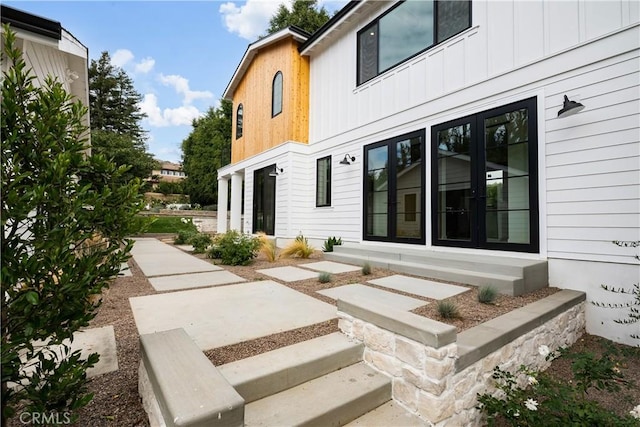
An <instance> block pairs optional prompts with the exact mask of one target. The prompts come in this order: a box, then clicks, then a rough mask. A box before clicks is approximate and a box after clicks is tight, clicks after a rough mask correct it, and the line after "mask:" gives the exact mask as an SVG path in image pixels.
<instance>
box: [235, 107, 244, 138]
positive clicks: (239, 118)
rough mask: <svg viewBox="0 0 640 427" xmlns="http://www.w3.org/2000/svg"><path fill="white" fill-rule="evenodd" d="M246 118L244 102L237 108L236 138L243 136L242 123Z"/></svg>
mask: <svg viewBox="0 0 640 427" xmlns="http://www.w3.org/2000/svg"><path fill="white" fill-rule="evenodd" d="M243 120H244V108H243V107H242V104H240V105H238V109H237V110H236V139H238V138H240V137H242V125H243Z"/></svg>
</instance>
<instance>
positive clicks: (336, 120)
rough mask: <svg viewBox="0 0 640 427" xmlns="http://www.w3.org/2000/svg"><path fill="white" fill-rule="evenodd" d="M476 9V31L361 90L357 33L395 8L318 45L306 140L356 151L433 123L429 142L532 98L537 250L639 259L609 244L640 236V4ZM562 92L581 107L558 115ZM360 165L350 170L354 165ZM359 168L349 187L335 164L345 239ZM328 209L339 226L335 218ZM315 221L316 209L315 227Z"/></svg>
mask: <svg viewBox="0 0 640 427" xmlns="http://www.w3.org/2000/svg"><path fill="white" fill-rule="evenodd" d="M472 5H473V12H472V13H473V22H472V27H471V28H469V29H467V30H465V31H464V32H462V33H461V34H459V35H458V36H455V37H453V38H452V39H450V40H448V41H447V42H445V43H443V44H441V45H438V46H436V47H434V48H433V49H430V50H428V51H426V52H423V53H422V54H420V55H418V56H416V57H414V58H412V59H410V60H408V61H406V62H404V63H402V64H400V65H398V66H397V67H395V68H393V69H391V70H389V71H387V72H385V73H383V74H381V75H380V76H378V77H376V78H374V79H372V80H371V81H369V82H367V83H365V84H363V85H361V86H356V56H357V52H356V49H357V41H356V38H357V31H358V30H359V29H361V28H363V27H364V26H366V25H368V23H369V22H371V20H373V19H375V18H376V17H377V16H379V15H380V14H381V13H383V12H384V11H385V10H386V9H387V8H388V7H390V5H388V4H384V5H383V6H381V7H380V8H379V9H378V10H376V11H373V12H370V13H369V15H368V16H367V17H366V18H362V19H360V20H359V21H358V25H357V26H353V28H352V29H351V30H350V31H348V32H345V33H344V34H343V35H342V36H341V37H340V38H339V39H337V40H335V41H332V43H331V45H330V46H329V47H325V48H324V49H322V50H319V51H318V52H314V53H313V54H312V56H311V85H310V91H311V96H310V144H311V146H312V147H313V146H314V145H316V146H318V147H322V149H325V147H333V148H334V151H333V152H336V153H340V154H341V155H343V154H342V153H343V152H350V153H351V154H361V153H362V146H363V145H366V144H368V143H372V142H376V141H380V140H383V139H385V138H388V137H391V136H397V135H400V134H402V133H403V132H405V131H410V130H414V129H411V127H412V126H413V127H416V126H418V127H419V126H422V127H423V128H426V129H427V132H426V133H427V142H428V141H429V130H430V126H432V125H434V124H437V123H441V122H444V121H447V120H451V119H455V118H458V117H462V116H464V115H465V114H470V113H474V112H478V111H482V110H483V109H487V108H491V107H494V106H497V105H496V104H495V101H496V100H497V99H505V100H509V99H511V100H517V97H518V96H519V95H518V94H519V93H520V94H526V96H531V94H536V95H537V99H538V106H539V110H538V111H539V116H540V117H539V119H538V122H539V130H540V132H539V135H538V142H539V145H540V146H541V149H540V150H539V153H540V159H539V164H540V170H539V171H538V172H539V174H540V181H541V185H540V187H541V191H546V193H544V194H542V195H541V196H540V200H541V202H542V203H543V205H542V206H541V207H540V209H541V225H542V226H543V229H542V230H541V236H542V237H543V238H545V239H546V240H545V241H543V242H542V249H543V251H542V252H541V253H543V254H546V256H547V257H548V258H554V257H557V258H562V259H576V260H591V261H603V262H618V263H632V262H633V257H632V255H630V254H629V251H628V249H627V250H623V249H620V248H617V247H615V246H614V245H613V244H612V243H611V241H612V240H639V239H640V236H639V235H638V234H639V233H640V223H639V222H640V209H639V206H640V199H639V195H638V193H639V191H640V190H639V188H640V182H639V179H640V170H639V169H640V166H639V165H640V157H639V151H640V142H639V141H640V137H639V135H640V129H639V119H638V117H639V114H640V112H639V111H638V109H639V105H640V102H639V98H640V97H639V96H638V93H639V91H640V89H639V82H640V76H639V70H638V67H639V64H640V60H639V58H638V45H639V42H638V40H637V38H638V22H639V21H640V3H638V2H635V1H629V0H615V1H600V2H599V1H590V0H588V1H587V0H573V1H563V2H556V1H553V2H522V1H511V2H509V1H495V2H494V1H489V2H484V1H483V2H473V3H472ZM612 47H613V49H611V48H612ZM336 63H339V64H341V66H340V67H339V68H336V67H335V64H336ZM564 94H567V95H569V96H570V97H573V98H576V99H577V100H578V101H582V102H583V103H584V104H585V105H586V106H587V108H586V109H585V111H583V112H582V113H581V114H579V115H576V116H572V117H569V118H566V119H563V120H558V119H556V115H557V111H558V110H559V109H560V108H562V105H561V102H562V98H563V95H564ZM522 96H524V95H522ZM336 100H340V101H339V102H336ZM338 147H339V149H338ZM426 152H427V153H426V155H427V156H428V155H429V150H426ZM338 160H339V159H338ZM359 160H361V159H359ZM425 160H426V161H427V162H428V161H429V159H428V158H427V159H425ZM428 164H429V163H428ZM338 166H339V165H338ZM355 169H356V168H354V167H353V165H352V166H351V169H349V172H351V171H355ZM358 169H359V171H358V174H359V177H355V178H354V179H353V180H352V181H351V180H347V181H343V182H340V181H338V178H341V176H340V175H339V174H340V173H342V172H340V171H342V170H344V169H341V168H339V167H336V168H334V169H333V174H334V181H333V182H334V189H333V195H332V197H333V200H334V205H335V208H334V210H335V211H341V210H344V212H345V216H348V217H349V218H356V219H357V220H358V223H357V225H358V226H356V227H355V229H354V230H353V233H351V232H347V235H348V236H351V235H352V234H353V235H354V236H357V235H358V234H359V233H361V230H360V228H361V224H362V222H361V221H362V218H361V216H362V208H361V203H362V201H361V200H359V201H357V202H358V204H356V203H355V202H356V201H353V202H352V203H349V204H347V205H344V206H341V205H340V203H342V201H343V200H349V201H350V200H352V199H353V198H354V194H361V189H362V183H361V179H362V178H361V177H362V164H361V163H360V164H359V165H358ZM429 175H430V173H429V171H428V172H427V182H428V181H429ZM428 188H430V187H429V186H427V189H428ZM360 198H361V197H360ZM426 199H427V206H426V207H425V208H426V211H429V208H430V205H429V199H430V198H429V197H428V195H427V197H426ZM545 200H546V201H545ZM329 216H330V217H331V216H333V226H334V227H335V226H336V224H337V223H338V221H337V220H338V218H340V215H339V214H336V215H331V214H330V215H329ZM319 220H320V216H319V215H312V217H311V218H310V223H312V224H317V223H318V221H319ZM354 225H356V224H354ZM322 228H323V227H322ZM427 228H429V225H428V224H427ZM318 231H320V229H318ZM428 231H429V230H428V229H427V235H428Z"/></svg>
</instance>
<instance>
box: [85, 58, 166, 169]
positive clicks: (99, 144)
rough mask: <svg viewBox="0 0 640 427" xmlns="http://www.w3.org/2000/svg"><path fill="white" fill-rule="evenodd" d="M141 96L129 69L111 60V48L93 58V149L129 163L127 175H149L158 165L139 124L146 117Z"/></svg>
mask: <svg viewBox="0 0 640 427" xmlns="http://www.w3.org/2000/svg"><path fill="white" fill-rule="evenodd" d="M141 100H142V96H141V95H140V94H139V93H138V92H137V91H136V90H135V88H134V87H133V81H132V80H131V78H130V77H129V76H128V75H127V73H126V72H125V71H124V70H122V69H121V68H119V67H116V66H114V65H112V64H111V58H110V57H109V53H108V52H102V54H101V56H100V59H98V60H97V61H96V60H92V61H91V66H90V67H89V107H90V111H91V145H92V150H93V152H94V153H96V154H104V155H105V156H107V157H108V158H110V159H111V160H112V161H113V162H114V163H116V164H117V165H118V166H122V165H127V166H129V167H130V169H129V171H128V173H127V176H126V178H127V179H133V178H140V179H144V178H147V177H148V176H150V175H151V171H152V169H153V168H154V167H155V166H156V162H155V160H154V159H153V156H152V155H151V154H150V153H148V152H147V146H146V132H145V130H144V129H143V128H142V126H141V124H140V122H141V121H142V119H143V118H144V117H145V114H144V113H143V112H141V111H140V107H139V105H138V104H139V103H140V101H141Z"/></svg>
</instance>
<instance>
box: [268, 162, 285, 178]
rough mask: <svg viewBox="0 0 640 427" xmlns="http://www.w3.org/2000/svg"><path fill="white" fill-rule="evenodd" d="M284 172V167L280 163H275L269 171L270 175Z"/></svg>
mask: <svg viewBox="0 0 640 427" xmlns="http://www.w3.org/2000/svg"><path fill="white" fill-rule="evenodd" d="M283 172H284V169H282V168H279V167H278V165H273V170H272V171H271V172H269V176H278V175H280V174H282V173H283Z"/></svg>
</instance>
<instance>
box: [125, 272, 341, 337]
mask: <svg viewBox="0 0 640 427" xmlns="http://www.w3.org/2000/svg"><path fill="white" fill-rule="evenodd" d="M129 301H130V304H131V308H132V310H133V316H134V318H135V321H136V325H137V327H138V333H140V334H147V333H152V332H158V331H166V330H169V329H175V328H184V329H185V331H186V332H187V334H189V336H191V338H192V339H193V340H194V341H195V343H196V344H197V345H198V346H199V347H200V348H201V349H203V350H209V349H212V348H216V347H221V346H224V345H229V344H235V343H239V342H243V341H247V340H251V339H255V338H259V337H263V336H267V335H271V334H275V333H278V332H283V331H287V330H291V329H296V328H300V327H303V326H309V325H312V324H314V323H319V322H323V321H326V320H330V319H333V318H335V317H336V308H335V306H333V305H331V304H327V303H324V302H322V301H319V300H317V299H315V298H313V297H310V296H307V295H304V294H302V293H300V292H297V291H294V290H293V289H291V288H289V287H287V286H284V285H281V284H279V283H276V282H273V281H271V280H265V281H259V282H251V283H241V284H237V285H227V286H220V287H214V288H206V289H195V290H190V291H181V292H171V293H166V294H160V295H148V296H142V297H135V298H131V299H130V300H129Z"/></svg>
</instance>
